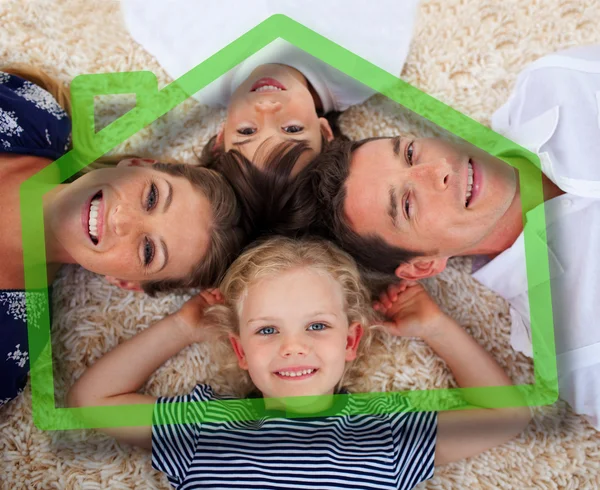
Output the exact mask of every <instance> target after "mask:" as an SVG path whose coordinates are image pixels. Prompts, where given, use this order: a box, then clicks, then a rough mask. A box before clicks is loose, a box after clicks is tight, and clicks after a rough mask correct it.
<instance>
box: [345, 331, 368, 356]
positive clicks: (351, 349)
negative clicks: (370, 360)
mask: <svg viewBox="0 0 600 490" xmlns="http://www.w3.org/2000/svg"><path fill="white" fill-rule="evenodd" d="M363 333H364V330H363V328H362V325H361V324H360V323H358V322H354V323H352V324H350V326H349V327H348V336H347V338H346V361H354V359H356V354H357V352H358V346H359V345H360V339H362V336H363Z"/></svg>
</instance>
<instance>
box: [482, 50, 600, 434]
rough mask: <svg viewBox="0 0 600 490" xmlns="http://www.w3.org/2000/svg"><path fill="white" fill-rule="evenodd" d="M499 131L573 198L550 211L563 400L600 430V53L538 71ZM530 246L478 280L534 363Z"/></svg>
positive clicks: (526, 78) (571, 53)
mask: <svg viewBox="0 0 600 490" xmlns="http://www.w3.org/2000/svg"><path fill="white" fill-rule="evenodd" d="M492 128H493V129H494V130H495V131H497V132H499V133H501V134H503V135H505V136H506V137H508V138H510V139H511V140H513V141H515V142H517V143H519V144H520V145H521V146H523V147H525V148H527V149H529V150H531V151H533V152H535V153H537V154H538V155H539V157H540V161H541V164H542V171H543V172H544V174H546V175H547V176H548V178H550V179H551V180H552V181H553V182H554V183H555V184H556V185H557V186H558V187H560V188H561V189H562V190H563V191H565V192H566V194H563V195H561V196H559V197H556V198H554V199H552V200H550V201H548V202H546V203H545V216H546V233H547V243H548V254H549V261H550V278H551V281H550V282H551V289H552V308H553V316H554V330H555V339H556V354H557V364H558V371H559V395H560V397H561V398H562V399H564V400H566V401H567V402H568V403H569V404H570V405H571V407H572V408H573V409H574V410H575V412H577V413H580V414H583V415H586V417H587V418H588V420H589V421H590V423H591V424H592V425H593V426H594V427H595V428H596V429H597V430H600V46H586V47H580V48H575V49H570V50H567V51H563V52H560V53H556V54H554V55H550V56H546V57H544V58H542V59H540V60H538V61H537V62H535V63H533V64H532V65H530V66H529V67H528V68H527V69H525V70H524V71H523V72H522V73H521V74H520V76H519V78H518V80H517V84H516V87H515V89H514V91H513V94H512V96H511V97H510V99H509V100H508V102H507V103H506V104H505V105H504V106H502V107H501V108H500V109H499V110H498V111H497V112H496V113H495V114H494V116H493V118H492ZM540 212H541V213H543V212H544V205H540V206H538V207H537V208H535V209H533V210H532V211H530V213H540ZM530 217H531V216H530V214H528V218H530ZM528 221H530V220H528ZM528 226H533V225H532V224H530V223H529V222H528V223H527V224H526V225H525V227H526V228H527V227H528ZM536 232H537V233H536V235H535V236H536V237H538V238H539V239H540V240H542V239H543V232H544V230H536ZM523 236H524V234H523V233H521V235H520V236H519V237H518V239H517V240H516V241H515V243H514V244H513V245H512V246H511V247H510V248H509V249H507V250H505V251H504V252H503V253H501V254H500V255H498V256H497V257H496V258H494V259H493V260H491V261H490V262H488V263H487V264H486V265H484V266H483V267H482V268H481V269H479V270H477V271H476V272H475V273H474V274H473V276H474V277H475V278H476V279H477V280H478V281H480V282H481V283H483V284H484V285H486V286H487V287H489V288H490V289H492V290H494V291H496V292H497V293H498V294H500V295H501V296H503V297H504V298H506V299H507V300H508V301H509V303H510V305H511V308H510V310H511V317H512V329H511V344H512V346H513V348H514V349H515V350H517V351H520V352H523V353H524V354H525V355H527V356H530V357H531V356H532V344H531V331H530V311H529V300H528V289H529V288H532V287H533V286H534V285H528V284H527V276H526V270H525V247H524V240H523Z"/></svg>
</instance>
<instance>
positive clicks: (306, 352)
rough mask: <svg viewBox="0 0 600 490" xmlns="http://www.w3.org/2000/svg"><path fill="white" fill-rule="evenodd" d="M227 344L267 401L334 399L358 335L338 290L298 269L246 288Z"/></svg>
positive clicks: (308, 270) (329, 280) (316, 275)
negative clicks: (234, 333) (235, 333)
mask: <svg viewBox="0 0 600 490" xmlns="http://www.w3.org/2000/svg"><path fill="white" fill-rule="evenodd" d="M238 313H239V320H240V334H239V336H232V337H231V342H232V344H233V347H234V350H235V352H236V355H237V357H238V362H239V365H240V367H241V368H242V369H246V370H248V372H249V374H250V377H251V378H252V381H253V382H254V384H255V385H256V387H257V388H258V389H259V390H260V391H261V392H262V394H263V395H264V396H265V397H266V398H274V397H289V396H312V395H330V394H333V392H334V390H335V387H336V385H337V384H338V382H339V381H340V380H341V378H342V375H343V372H344V368H345V365H346V362H348V361H352V360H354V359H355V358H356V351H357V348H358V344H359V342H360V339H361V336H362V332H363V330H362V327H361V326H360V325H359V324H358V323H353V324H351V325H349V324H348V318H347V316H346V312H345V309H344V298H343V294H342V289H341V287H340V285H339V284H338V283H337V282H336V281H335V280H334V279H333V278H332V277H331V276H330V275H329V274H327V273H324V272H316V271H315V270H314V269H311V268H308V267H303V268H297V269H292V270H289V271H287V272H284V273H281V274H278V275H275V276H273V277H269V278H265V279H262V280H260V281H258V282H256V283H254V284H252V285H251V286H250V288H249V289H248V291H247V295H246V297H245V299H244V300H243V302H242V304H241V305H240V306H239V308H238Z"/></svg>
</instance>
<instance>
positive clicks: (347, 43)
mask: <svg viewBox="0 0 600 490" xmlns="http://www.w3.org/2000/svg"><path fill="white" fill-rule="evenodd" d="M417 5H418V0H378V1H376V2H362V1H356V0H354V1H348V0H327V1H323V0H303V1H298V0H255V1H253V2H243V1H240V0H220V1H218V2H199V1H197V0H173V1H169V2H166V1H162V0H122V2H121V8H122V12H123V16H124V20H125V25H126V27H127V29H128V30H129V32H130V34H131V36H132V37H133V38H134V39H135V41H137V42H138V43H139V44H141V45H142V46H143V47H144V48H145V49H146V50H147V51H149V52H150V53H151V54H152V55H153V56H154V57H155V58H156V60H157V61H158V62H159V63H160V65H161V66H162V67H163V68H164V69H165V71H166V72H167V73H168V74H169V75H170V76H171V77H173V78H178V77H179V76H181V75H183V74H185V73H186V72H188V71H189V70H191V69H192V68H194V67H195V66H196V65H198V63H201V62H202V61H204V60H206V59H207V58H209V57H210V56H212V55H213V54H215V53H216V52H217V51H219V50H220V49H222V48H224V47H225V46H227V45H228V44H229V43H231V42H233V41H235V40H236V39H237V38H238V37H239V36H241V35H242V34H244V33H245V32H247V31H248V30H250V29H251V28H253V27H255V26H256V25H258V24H259V23H260V22H262V21H263V20H265V19H267V18H268V17H270V16H271V15H274V14H278V13H280V14H285V15H287V16H288V17H290V18H292V19H294V20H296V21H298V22H300V23H301V24H303V25H304V26H306V27H308V28H310V29H312V30H314V31H316V32H317V33H319V34H321V35H322V36H324V37H326V38H328V39H330V40H331V41H334V42H336V43H337V44H339V45H341V46H342V47H344V48H346V49H348V50H350V51H352V52H353V53H355V54H357V55H359V56H361V57H362V58H364V59H366V60H367V61H370V62H371V63H373V64H375V65H377V66H379V67H380V68H382V69H384V70H386V71H388V72H390V73H391V74H393V75H395V76H400V72H401V71H402V67H403V66H404V62H405V60H406V57H407V55H408V50H409V46H410V41H411V38H412V32H413V25H414V20H415V15H416V10H417ZM265 63H282V64H286V65H289V66H292V67H294V68H296V69H297V70H299V71H300V72H301V73H303V74H304V75H305V76H306V78H307V79H308V80H309V81H310V82H311V84H312V85H313V86H314V88H315V90H316V91H317V93H318V94H319V96H320V97H321V99H322V101H323V108H324V110H325V112H329V111H331V110H338V111H342V110H345V109H347V108H348V107H349V106H350V105H353V104H357V103H360V102H362V101H364V100H366V99H367V98H368V97H370V96H371V95H373V93H374V91H373V90H371V89H369V88H368V87H366V86H364V85H362V84H360V83H358V82H357V81H355V80H354V79H352V78H349V77H347V76H346V75H344V74H343V73H341V72H339V71H338V70H335V69H334V68H332V67H330V66H329V65H327V64H325V63H323V62H321V61H320V60H318V59H316V58H314V57H312V56H310V55H308V54H307V53H305V52H304V51H302V50H300V49H298V48H296V47H294V46H293V45H291V44H289V43H287V42H286V41H283V40H282V39H277V40H276V41H274V42H273V43H270V44H269V45H268V46H266V47H265V48H263V49H262V50H260V51H259V52H258V53H256V54H255V55H253V56H251V57H249V58H248V59H247V60H246V61H244V62H243V63H241V64H240V65H238V66H237V67H235V68H233V69H232V70H230V71H229V72H228V73H227V74H225V75H223V76H222V77H220V78H219V79H217V80H215V81H214V82H212V83H211V84H209V85H208V86H207V87H205V88H204V89H202V90H201V91H199V92H198V93H197V94H195V95H194V97H195V98H196V99H197V100H199V101H200V102H201V103H203V104H206V105H210V106H213V107H214V106H227V104H228V102H229V99H230V97H231V94H232V93H233V92H234V91H235V89H236V88H237V87H238V86H239V85H240V83H241V82H243V81H244V80H245V79H246V78H247V77H248V75H250V73H251V72H252V70H254V68H256V67H257V66H259V65H261V64H265Z"/></svg>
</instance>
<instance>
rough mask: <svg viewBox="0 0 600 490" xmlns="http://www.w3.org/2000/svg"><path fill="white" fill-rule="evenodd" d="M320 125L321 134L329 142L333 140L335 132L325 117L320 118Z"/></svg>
mask: <svg viewBox="0 0 600 490" xmlns="http://www.w3.org/2000/svg"><path fill="white" fill-rule="evenodd" d="M319 125H320V126H321V134H322V135H323V136H324V137H325V139H326V140H327V141H328V142H331V140H333V131H332V130H331V126H330V125H329V121H328V120H327V119H325V118H324V117H320V118H319Z"/></svg>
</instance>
